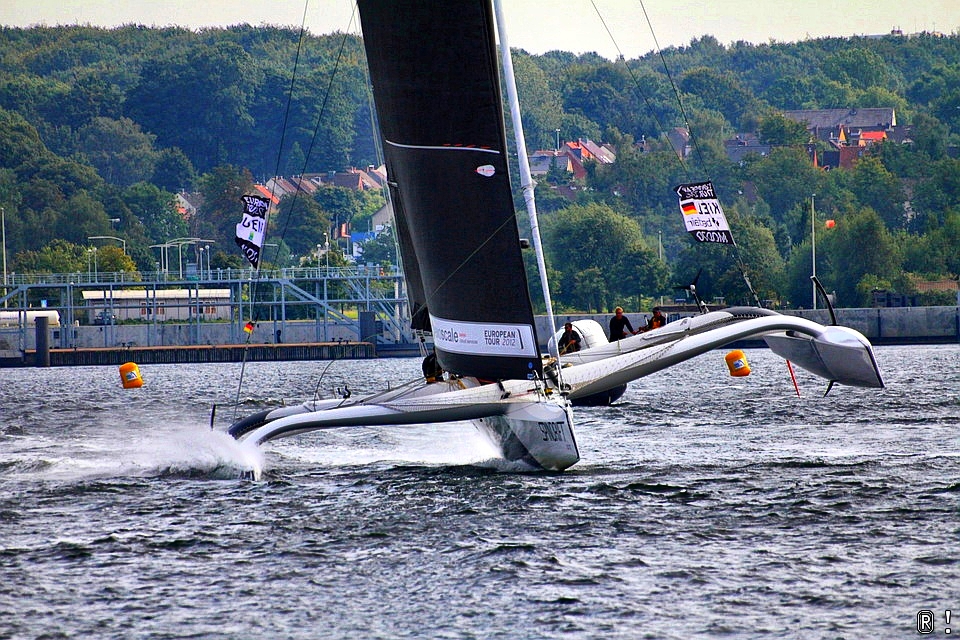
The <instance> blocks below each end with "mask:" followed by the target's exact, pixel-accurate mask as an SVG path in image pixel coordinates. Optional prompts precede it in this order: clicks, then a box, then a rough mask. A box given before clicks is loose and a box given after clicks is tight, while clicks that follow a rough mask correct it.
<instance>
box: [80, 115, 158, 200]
mask: <svg viewBox="0 0 960 640" xmlns="http://www.w3.org/2000/svg"><path fill="white" fill-rule="evenodd" d="M78 133H79V148H78V151H79V153H80V154H81V155H82V157H84V158H86V159H87V160H88V161H89V163H90V164H91V165H93V166H94V167H95V168H96V169H97V171H98V172H99V173H100V176H101V177H102V178H103V179H104V180H106V181H107V182H109V183H111V184H116V185H120V186H124V187H126V186H130V185H131V184H133V183H135V182H141V181H144V180H148V179H150V178H151V176H152V175H153V171H154V166H155V165H156V160H157V153H156V151H154V149H153V141H154V139H155V138H156V136H154V135H151V134H148V133H144V132H143V131H141V130H140V126H139V125H138V124H137V123H136V122H134V121H133V120H130V119H129V118H120V119H119V120H114V119H112V118H94V119H93V120H92V121H90V123H89V124H87V125H85V126H83V127H82V128H81V129H80V131H79V132H78Z"/></svg>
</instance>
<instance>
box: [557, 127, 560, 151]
mask: <svg viewBox="0 0 960 640" xmlns="http://www.w3.org/2000/svg"><path fill="white" fill-rule="evenodd" d="M557 151H560V128H559V127H557Z"/></svg>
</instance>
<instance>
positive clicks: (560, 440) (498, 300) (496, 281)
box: [229, 0, 883, 470]
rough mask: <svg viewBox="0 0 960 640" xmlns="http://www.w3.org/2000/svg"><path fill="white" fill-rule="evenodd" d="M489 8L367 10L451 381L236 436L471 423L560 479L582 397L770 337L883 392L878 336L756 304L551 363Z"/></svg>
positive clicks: (293, 416)
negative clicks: (537, 313) (872, 338)
mask: <svg viewBox="0 0 960 640" xmlns="http://www.w3.org/2000/svg"><path fill="white" fill-rule="evenodd" d="M494 4H495V5H496V16H497V19H496V22H495V18H494V11H493V7H491V5H490V0H469V1H464V0H439V1H438V0H432V1H431V2H424V1H423V0H398V1H391V2H383V1H382V0H359V2H358V7H359V11H360V19H361V28H362V32H363V40H364V46H365V48H366V53H367V59H368V64H369V69H370V75H371V80H372V85H373V94H374V102H375V104H376V108H377V113H378V117H379V124H380V133H381V136H382V140H383V145H384V156H385V162H386V167H387V176H388V185H389V190H390V195H391V199H392V202H393V207H394V212H395V224H396V231H397V236H398V239H399V244H400V255H401V262H402V266H403V271H404V276H405V279H406V283H407V290H408V296H409V299H410V308H411V315H412V327H413V328H414V329H416V330H421V331H429V332H431V333H432V336H433V342H434V348H435V358H436V362H437V364H438V365H439V367H440V368H441V369H442V370H443V372H445V374H446V375H443V374H440V375H435V373H434V372H426V373H427V374H428V377H425V380H424V381H422V382H419V383H417V384H415V385H408V386H402V387H399V388H395V389H392V390H387V391H384V392H382V393H377V394H373V395H369V396H364V397H358V398H352V397H348V398H332V399H326V400H314V401H309V402H305V403H303V404H299V405H295V406H287V407H281V408H276V409H271V410H266V411H262V412H259V413H256V414H254V415H251V416H249V417H247V418H244V419H241V420H239V421H238V422H235V423H234V424H233V425H232V426H231V427H230V428H229V433H230V434H231V435H233V436H234V437H235V438H238V439H243V440H245V441H252V442H255V443H257V444H261V443H264V442H267V441H269V440H272V439H275V438H279V437H283V436H291V435H296V434H302V433H305V432H309V431H315V430H320V429H327V428H335V427H336V428H339V427H348V426H377V425H411V424H423V423H436V422H448V421H461V420H469V421H472V423H473V424H474V425H475V426H476V427H477V428H478V429H479V430H480V431H481V432H482V433H484V434H486V435H487V436H488V437H489V438H490V439H491V440H492V441H493V443H494V444H495V445H496V446H497V447H498V448H499V450H500V452H501V455H502V456H503V457H504V458H506V459H507V460H511V461H519V462H522V463H525V465H527V466H529V467H530V468H531V469H545V470H563V469H566V468H567V467H570V466H571V465H573V464H575V463H576V462H577V461H578V460H579V459H580V451H579V449H578V447H577V441H576V436H575V433H574V422H573V411H572V408H571V407H572V405H573V404H574V403H577V402H584V403H588V402H589V401H590V400H591V399H595V398H597V397H603V396H604V394H610V393H611V391H612V390H616V389H617V388H622V386H623V385H625V384H626V383H628V382H630V381H632V380H636V379H638V378H641V377H643V376H646V375H649V374H651V373H654V372H656V371H660V370H662V369H665V368H667V367H670V366H673V365H675V364H677V363H679V362H682V361H684V360H687V359H689V358H692V357H694V356H697V355H699V354H702V353H705V352H707V351H709V350H712V349H715V348H717V347H721V346H723V345H725V344H728V343H731V342H734V341H737V340H742V339H746V338H758V337H762V338H763V339H764V340H765V341H766V343H767V344H768V345H769V347H770V348H771V349H772V350H773V351H774V352H775V353H777V354H778V355H780V356H782V357H783V358H785V359H787V360H789V361H791V362H793V363H794V364H796V365H798V366H800V367H802V368H804V369H806V370H808V371H810V372H812V373H814V374H816V375H819V376H821V377H823V378H825V379H827V380H829V381H830V383H831V384H832V383H840V384H847V385H855V386H864V387H882V386H883V381H882V378H881V374H880V371H879V368H878V367H877V363H876V360H875V358H874V354H873V350H872V347H871V345H870V342H869V341H868V340H867V339H866V338H865V337H864V336H863V335H861V334H860V333H858V332H857V331H854V330H853V329H849V328H846V327H841V326H824V325H820V324H817V323H815V322H811V321H809V320H806V319H803V318H798V317H792V316H786V315H781V314H778V313H775V312H772V311H769V310H766V309H761V308H754V307H740V308H735V309H728V310H723V311H713V312H707V313H703V314H701V315H698V316H694V317H690V318H684V319H682V320H679V321H676V322H673V323H670V324H668V325H666V326H664V327H662V328H660V329H655V330H652V331H649V332H646V333H642V334H639V335H636V336H633V337H630V338H626V339H623V340H621V341H619V342H614V343H607V342H606V341H597V340H594V341H593V342H589V341H588V342H587V344H586V346H585V348H584V349H582V350H581V351H579V352H577V353H573V354H569V355H566V354H565V355H562V356H561V355H558V354H557V351H556V346H555V345H556V336H554V337H553V338H552V339H551V340H550V341H549V344H550V350H551V351H552V354H550V355H542V354H541V352H540V348H539V346H538V345H539V344H540V343H539V341H538V338H537V333H536V330H535V325H534V314H533V306H532V303H531V300H530V295H529V293H528V290H527V278H526V274H525V271H524V265H523V261H522V258H521V241H520V237H519V230H518V227H517V223H516V217H515V211H514V205H513V199H512V194H511V187H510V178H509V172H508V157H507V143H506V133H505V126H504V115H503V110H502V107H501V105H502V102H501V92H500V73H499V71H500V70H499V65H498V62H497V45H496V33H497V31H498V30H497V29H496V28H495V24H496V25H497V26H499V35H500V48H501V53H502V56H503V63H502V65H503V71H504V76H505V79H506V86H507V90H508V97H509V101H510V104H511V113H512V115H513V125H514V130H515V132H516V133H517V147H518V155H519V156H520V173H521V183H522V185H523V188H524V193H525V199H526V201H527V206H528V210H529V212H530V214H531V226H532V230H533V233H532V235H533V240H534V248H535V249H536V250H537V252H538V264H539V266H540V268H541V269H540V270H541V273H542V272H543V271H544V270H543V258H542V250H541V247H540V245H539V232H538V228H537V224H536V215H535V209H534V206H533V193H532V192H533V182H532V179H531V178H530V174H529V170H528V169H526V162H525V161H526V157H525V152H524V142H523V137H522V130H521V127H520V119H519V107H518V106H517V104H518V102H517V99H516V92H515V88H514V86H513V85H514V82H513V77H512V65H511V61H510V49H509V45H508V43H507V41H506V39H505V37H504V34H505V31H504V29H503V23H502V19H501V18H500V16H501V15H502V14H501V11H500V6H499V0H494ZM541 278H543V276H541ZM542 286H543V288H544V295H545V298H546V300H547V308H548V317H549V319H550V326H551V327H556V324H555V323H554V321H553V315H552V310H551V305H550V298H549V290H548V289H547V287H546V283H545V281H543V280H542ZM583 329H588V327H582V328H581V330H583ZM584 333H590V332H589V331H584ZM593 333H595V331H594V332H593ZM600 334H601V335H602V330H601V331H600Z"/></svg>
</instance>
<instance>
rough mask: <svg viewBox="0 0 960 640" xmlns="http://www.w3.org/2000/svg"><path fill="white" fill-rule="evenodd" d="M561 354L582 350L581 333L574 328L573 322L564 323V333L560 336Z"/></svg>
mask: <svg viewBox="0 0 960 640" xmlns="http://www.w3.org/2000/svg"><path fill="white" fill-rule="evenodd" d="M558 345H559V346H560V355H563V354H565V353H573V352H575V351H580V334H579V333H577V332H576V331H574V330H573V324H572V323H570V322H568V323H567V324H565V325H563V335H562V336H560V342H559V343H558Z"/></svg>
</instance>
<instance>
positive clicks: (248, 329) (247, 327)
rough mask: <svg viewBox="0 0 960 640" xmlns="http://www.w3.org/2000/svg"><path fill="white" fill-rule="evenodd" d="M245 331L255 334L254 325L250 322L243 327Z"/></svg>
mask: <svg viewBox="0 0 960 640" xmlns="http://www.w3.org/2000/svg"><path fill="white" fill-rule="evenodd" d="M243 330H244V331H246V332H247V333H253V323H252V322H248V323H247V324H245V325H243Z"/></svg>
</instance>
